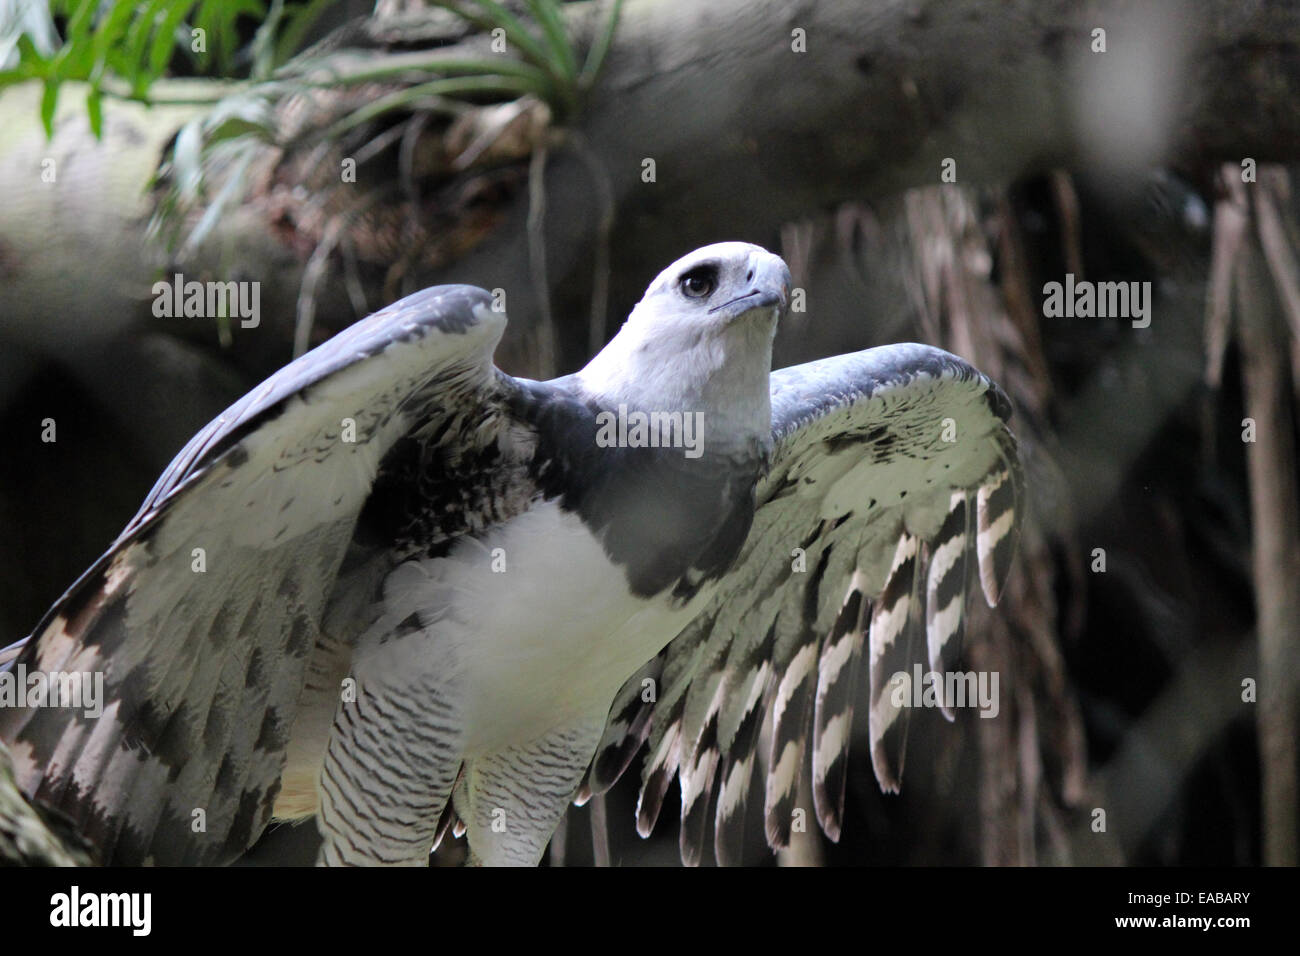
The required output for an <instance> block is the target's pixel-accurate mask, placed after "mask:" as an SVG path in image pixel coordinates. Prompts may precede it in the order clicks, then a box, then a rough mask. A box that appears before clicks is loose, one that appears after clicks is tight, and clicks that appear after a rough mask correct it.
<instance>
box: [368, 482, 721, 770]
mask: <svg viewBox="0 0 1300 956" xmlns="http://www.w3.org/2000/svg"><path fill="white" fill-rule="evenodd" d="M707 590H708V589H703V590H702V592H701V594H699V595H697V596H696V598H695V599H694V600H693V601H692V602H691V603H690V604H689V605H688V606H686V607H685V608H681V609H677V610H673V609H671V608H670V606H669V603H668V601H667V599H666V598H654V599H651V600H645V599H642V598H638V597H636V596H634V595H633V594H632V593H631V592H630V591H629V589H628V584H627V578H626V577H625V575H624V572H623V569H622V568H620V567H619V566H617V565H615V564H613V563H612V562H611V561H610V560H609V558H608V557H607V556H606V555H605V552H604V550H603V549H602V547H601V546H600V543H599V541H597V540H596V538H595V537H594V536H593V535H592V534H591V532H590V531H589V530H588V529H587V527H586V525H584V524H583V523H582V521H581V519H580V518H578V517H577V515H575V514H571V513H569V514H566V513H565V512H563V511H561V510H560V508H559V506H558V505H557V504H555V503H554V502H548V503H543V504H539V505H537V506H535V507H534V508H532V509H531V510H529V511H527V512H525V513H524V514H522V515H519V516H518V517H515V518H512V519H511V520H509V521H507V522H505V523H504V524H502V525H499V526H497V527H496V528H494V529H492V530H491V531H490V532H489V533H488V534H487V535H486V536H484V537H483V538H481V539H475V540H470V539H466V540H463V541H461V542H460V543H459V544H458V545H457V546H456V547H455V549H454V550H453V551H452V552H451V553H450V554H449V555H448V556H447V557H445V558H439V559H430V560H426V561H421V562H419V563H418V564H413V565H410V566H408V567H407V568H403V569H399V574H395V575H394V578H393V579H391V580H390V586H389V588H388V589H387V592H388V593H386V595H385V602H386V603H388V604H389V605H390V608H391V609H392V610H393V611H394V612H396V613H397V614H401V613H402V610H403V609H404V607H416V608H418V609H419V610H420V619H421V621H422V622H433V624H432V627H430V628H429V631H428V633H429V640H428V641H427V642H424V641H421V642H420V643H421V644H422V645H423V647H422V648H421V650H420V652H419V659H416V658H415V657H412V658H409V666H412V667H416V668H419V669H420V670H426V669H433V670H435V671H436V669H437V668H439V667H444V668H445V667H448V666H453V667H454V668H455V671H456V678H457V679H456V684H457V691H458V694H457V696H458V697H459V698H460V700H461V703H462V707H463V717H464V721H465V729H466V740H465V749H466V752H467V753H473V752H475V751H481V750H490V749H494V748H496V747H499V746H501V745H502V744H507V743H523V742H527V741H529V740H532V739H535V738H536V737H537V736H539V735H540V734H542V733H544V732H546V731H548V730H551V729H555V728H559V727H564V726H567V725H569V724H571V723H573V722H574V721H577V720H581V719H584V718H586V719H590V717H591V716H592V714H593V712H594V711H602V712H603V710H604V709H607V708H608V707H609V704H610V702H611V700H612V699H613V696H614V694H615V693H616V692H617V691H618V688H619V687H620V686H621V685H622V683H623V682H624V681H625V680H626V679H627V678H628V677H629V676H631V674H632V673H633V672H634V671H635V670H636V669H637V668H638V667H640V666H641V665H642V664H644V663H645V662H646V661H647V660H649V659H650V658H651V657H653V656H654V655H655V654H656V653H658V651H659V650H660V649H661V648H662V647H663V646H664V645H665V644H667V643H668V641H670V640H672V638H673V637H675V636H676V635H677V633H678V632H679V631H680V630H681V628H682V627H684V626H685V624H686V623H687V621H689V620H690V618H691V617H692V616H693V615H694V613H695V612H696V611H697V610H698V609H699V607H700V605H701V604H702V603H703V601H705V600H707V594H706V593H704V592H705V591H707ZM390 616H391V615H390ZM452 662H455V663H454V664H452ZM429 676H430V677H434V678H436V676H437V675H436V674H429Z"/></svg>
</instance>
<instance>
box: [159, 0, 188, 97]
mask: <svg viewBox="0 0 1300 956" xmlns="http://www.w3.org/2000/svg"><path fill="white" fill-rule="evenodd" d="M190 7H191V4H189V3H177V4H176V5H175V6H174V7H172V8H171V9H170V10H168V11H167V16H166V17H165V18H164V19H163V22H162V26H161V27H159V28H158V32H157V33H155V34H154V38H153V45H152V46H151V47H150V50H149V76H150V77H151V78H154V79H156V78H157V77H160V76H162V74H163V71H164V70H166V69H167V64H168V63H170V62H171V58H172V51H173V50H175V49H176V31H177V28H178V27H179V26H180V25H181V21H182V20H184V19H185V17H186V16H187V15H188V14H189V12H190Z"/></svg>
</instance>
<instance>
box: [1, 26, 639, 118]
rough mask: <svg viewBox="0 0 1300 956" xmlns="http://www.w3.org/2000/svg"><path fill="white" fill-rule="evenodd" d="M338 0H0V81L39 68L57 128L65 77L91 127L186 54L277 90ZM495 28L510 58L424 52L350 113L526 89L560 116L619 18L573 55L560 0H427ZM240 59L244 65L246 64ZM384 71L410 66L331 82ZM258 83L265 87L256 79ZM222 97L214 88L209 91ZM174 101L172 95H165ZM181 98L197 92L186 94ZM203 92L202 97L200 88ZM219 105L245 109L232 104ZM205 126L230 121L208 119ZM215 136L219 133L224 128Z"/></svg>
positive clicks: (203, 67)
mask: <svg viewBox="0 0 1300 956" xmlns="http://www.w3.org/2000/svg"><path fill="white" fill-rule="evenodd" d="M333 2H334V0H301V2H294V0H271V3H270V4H269V5H268V4H267V3H264V2H263V0H148V2H133V0H48V2H42V0H0V89H3V88H4V87H5V86H7V85H10V84H13V83H21V82H25V81H29V80H39V81H41V82H42V83H44V85H45V94H44V97H43V98H42V103H41V120H42V122H43V123H44V125H45V132H46V135H47V136H50V135H53V125H52V124H53V120H54V111H55V107H56V106H57V104H58V97H59V91H60V87H61V86H62V84H64V83H66V82H67V81H70V80H77V81H83V82H85V83H87V84H89V86H90V90H89V93H88V95H87V98H86V110H87V113H88V115H89V119H90V125H91V129H92V130H93V131H94V134H95V136H96V137H99V136H101V135H102V131H103V98H104V97H105V96H112V97H120V98H123V99H130V100H137V101H140V102H144V103H153V102H160V101H161V100H159V99H157V98H155V97H154V96H153V95H152V93H151V91H152V89H153V86H154V84H155V83H156V82H157V81H158V80H160V79H161V78H162V77H163V76H164V75H165V74H167V73H168V72H169V69H172V68H173V67H174V58H176V57H181V58H183V59H184V60H186V61H188V62H187V66H188V67H189V72H191V73H193V74H195V75H200V76H210V77H214V78H230V77H231V76H232V75H241V74H243V77H242V78H243V83H242V84H240V86H239V88H238V91H237V95H239V96H240V97H245V96H247V94H248V93H250V92H254V91H256V92H258V93H261V94H262V95H267V94H270V95H277V96H278V95H284V94H285V93H289V92H293V91H295V90H301V89H304V88H307V87H311V86H318V85H321V81H320V78H318V77H317V78H315V79H313V77H312V74H313V72H314V66H315V63H314V61H313V58H311V57H307V58H305V59H304V60H302V61H300V62H297V63H291V59H292V57H293V56H294V54H296V53H297V52H298V50H299V48H300V46H301V45H302V42H303V39H304V37H305V36H306V35H307V33H308V31H309V30H310V28H311V26H312V24H313V23H315V22H316V20H317V18H318V17H319V16H320V14H321V13H322V12H323V11H324V10H325V9H326V8H327V7H328V6H330V5H331V4H332V3H333ZM433 5H435V6H438V7H442V8H444V9H446V10H448V11H450V12H451V13H453V14H455V15H456V16H457V17H459V18H461V19H463V20H465V21H466V22H468V23H470V24H472V25H474V26H475V27H477V28H479V29H481V30H482V31H483V32H484V33H485V34H488V35H490V36H492V37H493V38H494V39H503V40H504V41H505V42H506V44H508V46H509V47H510V48H511V49H513V50H514V51H516V52H517V54H518V57H519V58H518V59H517V60H516V59H507V58H505V57H503V56H500V55H495V51H494V55H492V56H488V57H470V58H465V59H457V60H445V59H444V60H441V61H438V62H437V63H430V64H429V65H428V66H429V69H428V72H429V73H430V75H432V76H435V77H436V78H434V79H431V80H430V81H428V82H423V83H418V84H414V85H411V86H409V87H407V88H405V89H402V90H400V91H398V92H396V93H394V94H391V95H389V96H386V97H384V98H382V99H381V100H379V101H377V102H375V103H373V104H370V105H369V106H368V107H367V108H365V109H364V110H358V113H359V114H361V113H364V115H358V116H356V117H354V118H353V122H362V121H364V120H366V119H370V118H373V117H374V116H377V115H380V114H382V113H384V112H386V111H389V110H393V109H398V108H402V107H405V106H409V105H410V104H411V103H413V102H418V101H420V100H422V99H427V98H429V97H433V96H439V97H442V96H458V95H472V94H481V93H485V92H487V93H499V94H513V95H518V94H522V93H533V94H534V95H536V96H538V97H540V98H541V99H542V100H543V101H545V102H546V103H548V104H549V105H550V106H551V107H552V109H553V110H554V111H555V112H556V114H557V115H560V116H570V115H572V114H573V113H574V112H576V110H577V108H578V104H579V101H580V98H581V96H582V94H583V93H584V92H585V91H586V90H587V89H590V87H591V85H592V84H593V83H594V82H595V80H596V77H597V75H598V74H599V71H600V66H601V63H602V61H603V60H604V57H605V53H606V52H607V51H608V49H609V42H610V39H611V37H612V36H613V32H614V28H615V26H616V24H617V22H618V16H619V11H620V9H621V7H622V0H614V2H613V5H612V8H611V13H610V15H609V17H608V19H607V21H606V23H605V25H604V27H603V29H602V30H601V32H600V35H599V36H598V38H597V40H596V42H595V43H594V44H593V45H592V47H591V49H590V50H589V52H588V54H587V56H586V58H585V60H584V61H583V62H582V63H581V65H579V58H578V53H577V50H576V49H575V48H574V45H573V43H572V40H571V39H570V37H569V35H568V32H567V30H566V28H565V23H564V18H563V14H562V12H561V4H560V2H559V0H525V6H526V7H527V9H528V11H529V13H530V15H531V19H532V20H533V24H532V26H531V28H530V26H529V25H528V24H526V23H525V22H524V21H523V20H522V19H520V17H518V16H516V15H515V14H514V13H512V12H511V11H510V10H508V9H507V8H506V7H505V6H503V5H501V4H500V3H497V2H496V0H433ZM241 19H244V20H246V22H247V23H249V24H251V23H258V22H259V21H260V25H259V26H257V28H256V31H255V32H254V34H253V36H252V39H251V41H249V42H248V43H247V45H241V31H240V26H241V24H240V21H241ZM244 71H246V74H245V72H244ZM387 72H392V73H397V72H400V73H401V74H403V75H409V74H410V73H411V66H410V65H409V64H405V63H404V64H402V66H401V67H400V70H394V71H386V70H385V67H384V65H383V63H382V62H380V63H379V64H378V65H377V66H376V67H374V68H372V69H366V70H360V71H355V72H353V73H352V74H351V75H349V74H347V73H343V74H332V75H330V76H329V77H328V79H327V80H326V81H325V82H326V83H327V84H328V85H331V86H333V85H341V84H348V83H362V82H372V81H374V80H377V79H382V78H384V77H385V75H386V73H387ZM263 84H270V85H269V86H268V87H267V88H265V89H261V90H257V87H259V86H262V85H263ZM218 98H219V95H218V96H217V97H214V99H213V100H211V101H212V102H216V100H217V99H218ZM167 101H168V102H176V100H167ZM189 102H193V101H192V100H191V101H189ZM199 102H202V100H200V101H199ZM226 112H227V113H230V112H235V113H238V112H241V111H240V110H239V109H238V108H235V109H233V110H232V109H227V110H226ZM207 125H208V126H209V127H210V128H209V130H208V132H209V133H212V132H214V130H216V131H227V132H228V130H229V127H227V126H225V125H224V124H217V125H216V127H212V124H207ZM214 138H216V139H220V138H222V137H221V136H220V135H217V136H215V137H214Z"/></svg>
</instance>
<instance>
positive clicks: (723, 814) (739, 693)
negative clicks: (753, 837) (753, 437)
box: [579, 345, 1021, 864]
mask: <svg viewBox="0 0 1300 956" xmlns="http://www.w3.org/2000/svg"><path fill="white" fill-rule="evenodd" d="M771 394H772V428H773V452H772V458H771V465H770V468H769V470H768V473H767V475H766V476H765V477H764V479H763V480H762V481H761V482H760V483H759V486H758V489H757V495H756V499H757V500H756V505H757V510H756V512H755V516H754V523H753V527H752V528H751V530H750V532H749V535H748V537H747V538H746V540H745V544H744V546H743V548H742V550H741V552H740V554H739V556H738V557H737V559H736V563H735V565H734V566H733V567H732V569H731V570H730V572H729V573H728V575H727V576H726V578H724V580H723V581H722V583H721V586H720V588H719V591H718V593H717V594H716V595H715V597H714V598H713V599H712V600H711V601H710V603H709V604H708V606H707V607H706V609H705V610H704V611H703V612H702V613H701V614H700V615H699V616H697V617H696V618H695V619H694V620H693V621H692V622H691V623H690V624H689V625H688V626H687V627H686V628H685V629H684V630H683V631H682V633H681V634H680V635H678V636H677V637H676V638H675V639H674V640H673V641H672V642H671V643H670V644H668V646H667V647H665V648H664V650H663V651H662V652H661V654H660V655H659V656H658V657H656V658H655V659H654V660H652V661H650V662H649V663H647V664H646V665H645V666H644V667H643V668H642V669H641V670H640V671H638V672H637V673H636V674H635V675H634V676H633V677H632V678H631V679H629V680H628V682H627V683H626V684H625V685H624V687H623V690H622V691H621V692H620V694H619V695H618V697H617V698H616V699H615V701H614V704H613V707H612V709H611V712H610V718H609V724H608V727H607V730H606V733H605V736H604V739H603V740H602V741H601V744H600V746H599V748H598V749H597V751H596V755H595V758H594V760H593V763H592V767H591V770H590V771H589V775H588V779H587V782H586V784H585V786H584V788H583V789H582V790H581V791H580V792H579V798H580V800H581V799H585V798H586V797H588V796H589V795H590V794H592V793H600V792H603V791H604V790H606V789H608V787H610V786H611V785H612V784H613V783H614V781H615V780H617V779H618V777H619V776H620V775H621V774H622V772H623V771H624V770H625V769H626V767H627V766H628V764H629V763H630V762H631V760H632V758H633V757H634V756H635V754H636V752H637V751H638V750H639V749H640V746H641V744H642V743H643V742H644V741H645V740H646V739H647V738H648V739H649V743H650V747H649V755H648V758H647V761H646V765H645V771H644V775H643V782H642V789H641V798H640V801H639V804H638V808H637V826H638V830H639V831H640V832H641V834H642V835H643V836H646V835H648V834H649V832H650V830H651V829H652V828H653V826H654V823H655V821H656V819H657V817H658V815H659V810H660V807H661V806H662V802H663V799H664V796H665V794H666V792H667V790H668V787H669V785H670V783H671V781H672V777H673V776H674V775H675V776H677V778H678V780H679V783H680V786H681V793H682V829H681V850H682V859H683V861H684V862H686V863H688V864H693V863H697V862H698V861H699V859H700V855H701V852H702V849H703V843H704V837H705V833H706V829H707V827H706V824H707V814H708V808H709V804H710V797H711V795H712V792H713V790H714V789H715V784H716V786H717V790H718V798H717V809H716V814H715V837H714V846H715V852H716V854H717V857H718V861H719V862H720V863H727V862H736V861H737V860H738V856H739V847H740V840H741V836H742V832H743V819H744V809H745V800H746V796H747V793H748V790H749V781H750V775H751V771H752V768H753V764H754V758H755V751H756V748H757V744H758V737H759V729H760V727H761V726H762V725H763V723H764V718H765V717H766V716H767V715H768V714H769V713H770V715H771V719H772V737H771V741H772V743H771V754H770V760H769V763H768V776H767V780H766V788H765V789H766V798H765V808H764V810H765V816H766V830H767V839H768V843H769V845H770V846H772V847H773V848H774V849H775V848H780V847H784V846H786V845H788V843H789V838H790V832H791V823H792V817H793V813H794V810H795V807H794V802H795V799H796V793H797V788H798V781H799V774H800V772H801V769H802V767H803V763H804V750H805V746H806V739H807V736H808V728H809V725H810V722H811V726H812V773H813V795H814V804H815V810H816V813H817V817H818V820H819V821H820V823H821V825H822V828H823V829H824V830H825V831H826V833H827V835H828V836H830V837H831V838H832V839H838V838H839V831H840V820H841V817H842V813H843V804H844V783H845V768H846V760H847V750H848V745H849V740H850V728H851V724H852V719H853V712H854V705H855V697H856V693H857V683H858V681H857V676H856V675H857V671H858V669H859V661H860V659H861V657H862V654H863V649H864V647H865V648H866V649H867V667H868V680H869V687H870V690H869V701H868V705H867V706H868V714H867V723H868V733H869V737H870V741H871V760H872V766H873V768H874V770H875V774H876V779H877V780H878V781H879V783H880V786H881V787H882V788H883V789H885V790H890V791H892V790H897V789H898V786H899V781H900V778H901V776H902V770H903V752H904V745H905V742H906V727H907V721H906V718H907V714H908V712H909V711H908V709H907V708H906V706H903V707H899V706H895V705H894V703H893V700H894V699H895V697H896V696H897V694H898V693H899V692H900V691H901V692H902V693H904V694H906V698H905V699H910V698H911V694H912V691H911V687H910V679H911V678H910V673H911V667H912V664H913V661H914V660H916V659H918V658H916V657H914V656H913V645H914V644H916V645H919V644H920V637H919V632H920V631H924V635H925V636H924V644H925V654H924V657H925V659H926V661H927V662H928V665H929V669H930V670H932V671H937V672H940V673H945V672H947V671H948V670H949V669H950V668H951V665H952V663H953V661H954V658H955V655H956V651H957V647H958V645H959V642H960V638H961V633H962V621H963V615H964V607H965V600H966V592H967V581H968V578H969V577H970V574H969V573H968V563H969V562H968V561H967V555H968V553H969V552H971V551H974V552H975V555H976V557H977V560H976V561H975V562H974V563H975V564H976V565H977V567H978V579H979V582H980V587H981V589H982V591H983V593H984V597H985V599H986V600H987V601H988V603H989V604H990V605H993V604H994V603H995V602H996V601H997V598H998V595H999V591H1000V587H1001V583H1002V582H1003V581H1004V580H1005V578H1006V573H1007V570H1008V568H1009V565H1010V561H1011V556H1012V553H1013V551H1014V544H1015V531H1016V515H1017V512H1018V505H1019V502H1018V500H1017V499H1018V494H1019V489H1020V484H1021V481H1020V466H1019V461H1018V456H1017V448H1016V441H1015V438H1014V436H1013V435H1012V433H1011V431H1010V430H1009V429H1008V427H1007V424H1006V422H1007V419H1008V418H1009V416H1010V412H1011V407H1010V402H1009V401H1008V400H1007V398H1006V396H1005V395H1004V394H1003V393H1002V391H1001V390H1000V389H999V388H998V387H997V385H995V384H994V383H993V382H992V381H991V380H989V379H988V378H987V377H985V376H984V375H983V374H982V373H980V372H979V371H978V370H976V369H975V368H973V367H971V366H970V365H969V364H967V363H966V362H964V361H962V360H961V359H959V358H957V357H956V356H954V355H951V354H949V353H947V352H944V351H942V350H940V349H936V348H931V347H928V346H922V345H890V346H884V347H881V348H876V349H869V350H867V351H864V352H858V353H855V354H851V355H842V356H837V357H835V358H829V359H823V360H821V361H817V362H811V363H808V364H806V365H800V366H795V367H793V368H787V369H781V370H779V371H776V372H773V373H772V392H771ZM914 635H916V640H915V641H914V640H913V636H914ZM917 650H918V651H919V647H918V648H917ZM649 682H653V683H649ZM649 688H653V692H650V690H648V689H649ZM949 704H950V702H949ZM944 713H945V715H946V716H947V717H948V718H949V719H951V718H952V716H953V714H952V712H951V709H950V706H949V705H948V704H945V705H944Z"/></svg>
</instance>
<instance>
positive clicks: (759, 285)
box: [709, 253, 791, 318]
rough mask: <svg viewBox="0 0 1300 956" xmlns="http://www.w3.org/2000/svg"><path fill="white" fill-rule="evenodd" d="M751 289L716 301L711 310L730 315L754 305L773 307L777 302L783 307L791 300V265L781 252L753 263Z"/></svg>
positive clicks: (744, 310) (735, 315)
mask: <svg viewBox="0 0 1300 956" xmlns="http://www.w3.org/2000/svg"><path fill="white" fill-rule="evenodd" d="M752 271H753V276H752V278H751V279H750V289H749V291H748V292H746V293H744V294H743V295H738V296H736V297H735V298H734V299H730V300H728V301H726V302H723V303H722V304H721V305H715V306H714V307H713V308H711V309H709V314H710V315H713V314H714V313H717V312H726V313H727V315H728V316H729V317H731V318H736V317H737V316H741V315H744V314H745V313H746V312H750V311H752V310H754V309H770V308H772V307H773V306H776V307H777V308H778V309H779V310H780V311H784V310H785V308H786V306H787V305H789V304H790V285H791V281H790V269H789V267H787V266H786V264H785V261H784V260H783V259H781V257H780V256H774V255H771V254H770V253H769V254H767V255H766V256H764V257H763V259H762V260H761V261H759V262H755V263H754V266H753V270H752Z"/></svg>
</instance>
